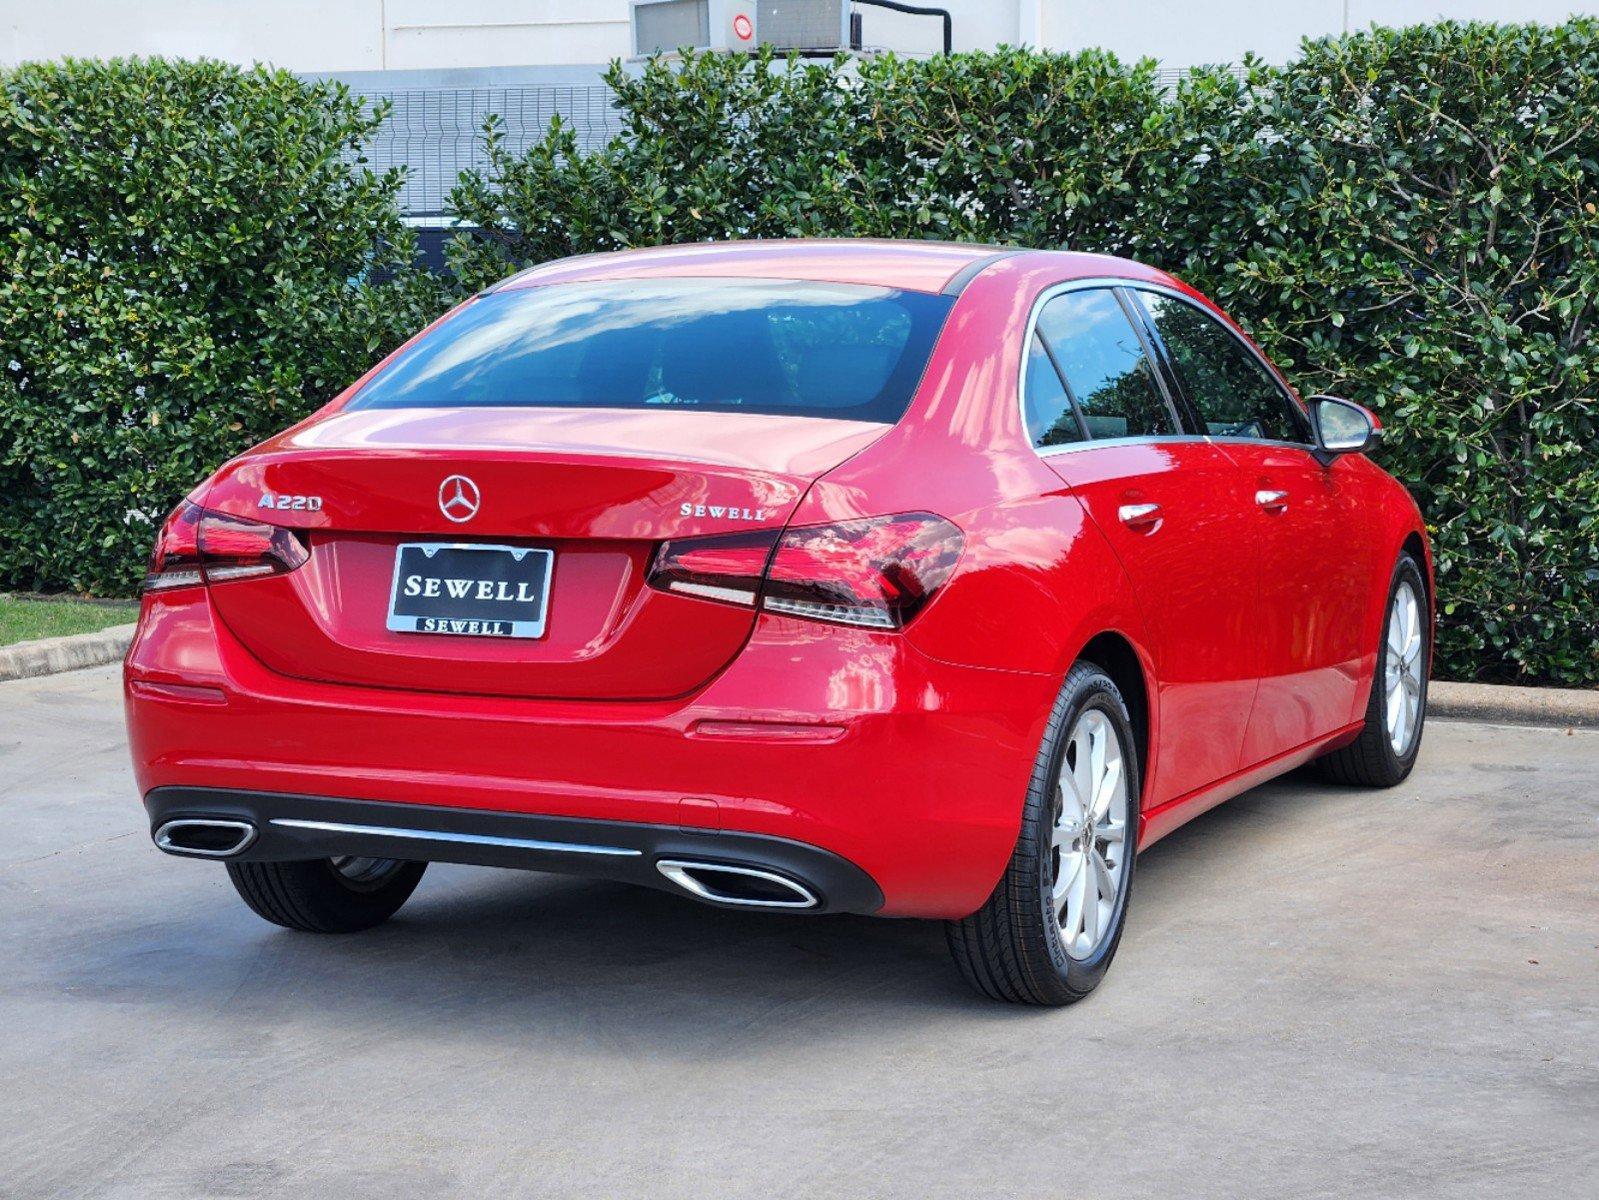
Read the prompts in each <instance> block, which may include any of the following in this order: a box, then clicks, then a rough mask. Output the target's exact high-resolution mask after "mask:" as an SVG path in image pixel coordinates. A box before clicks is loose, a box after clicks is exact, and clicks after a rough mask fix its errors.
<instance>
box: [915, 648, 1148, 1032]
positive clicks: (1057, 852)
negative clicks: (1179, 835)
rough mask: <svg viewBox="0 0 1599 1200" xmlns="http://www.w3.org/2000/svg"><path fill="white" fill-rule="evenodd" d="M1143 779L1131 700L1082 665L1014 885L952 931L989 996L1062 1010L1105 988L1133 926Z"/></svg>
mask: <svg viewBox="0 0 1599 1200" xmlns="http://www.w3.org/2000/svg"><path fill="white" fill-rule="evenodd" d="M1140 779H1141V776H1140V773H1139V764H1138V752H1137V748H1136V745H1135V743H1134V741H1133V736H1132V722H1131V720H1130V719H1129V717H1128V713H1127V705H1126V702H1125V701H1124V700H1123V699H1122V695H1121V692H1120V691H1118V690H1117V688H1116V684H1115V683H1114V682H1112V680H1111V679H1110V677H1109V676H1108V675H1106V674H1105V673H1104V672H1103V671H1101V670H1100V669H1099V668H1098V667H1097V666H1094V665H1093V664H1092V663H1079V664H1077V665H1076V666H1075V667H1073V668H1072V670H1071V673H1070V674H1069V675H1068V676H1067V677H1066V683H1065V686H1063V687H1062V688H1061V692H1060V695H1059V697H1057V699H1056V701H1055V706H1054V709H1053V710H1052V711H1051V713H1050V719H1049V724H1048V726H1047V727H1046V729H1045V733H1044V742H1043V745H1042V747H1041V748H1040V750H1039V755H1038V761H1037V764H1036V765H1035V767H1034V770H1033V778H1032V782H1031V785H1030V786H1029V788H1028V792H1027V802H1026V806H1025V808H1024V809H1023V813H1022V828H1021V832H1020V834H1019V835H1018V837H1017V839H1016V849H1015V851H1014V852H1013V853H1012V855H1011V860H1010V863H1009V865H1008V866H1007V867H1006V868H1005V874H1004V875H1003V876H1002V877H1001V878H1000V881H999V884H998V885H997V886H996V887H995V888H994V892H993V895H991V896H990V897H989V898H988V901H987V903H985V904H984V905H983V907H982V908H980V909H978V910H977V911H976V912H975V913H973V914H972V915H971V916H969V917H967V918H966V919H965V920H962V921H951V922H949V923H948V924H947V925H946V927H945V928H946V931H947V933H948V937H949V947H950V951H951V953H952V954H953V955H954V957H955V962H956V965H957V966H958V967H959V968H960V970H961V973H962V974H963V975H964V976H965V977H966V979H967V981H968V982H969V983H971V984H972V986H973V987H975V988H977V990H978V991H980V992H982V993H983V994H984V995H987V996H991V997H993V998H994V999H996V1000H1009V1001H1011V1002H1013V1003H1017V1004H1049V1005H1061V1004H1071V1003H1073V1002H1075V1001H1077V1000H1081V999H1082V998H1083V997H1084V996H1086V995H1088V993H1089V992H1091V991H1093V990H1094V988H1095V987H1097V986H1098V985H1099V981H1100V980H1101V979H1103V978H1104V977H1105V972H1106V970H1107V969H1108V968H1109V966H1110V960H1111V959H1112V958H1113V957H1114V956H1115V953H1116V947H1117V945H1118V943H1119V942H1120V941H1121V934H1122V925H1123V923H1124V921H1125V919H1126V915H1127V898H1128V894H1129V891H1130V889H1131V886H1132V876H1133V863H1134V858H1135V855H1134V851H1135V846H1136V841H1137V832H1138V796H1139V789H1140Z"/></svg>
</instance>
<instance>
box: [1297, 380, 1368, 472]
mask: <svg viewBox="0 0 1599 1200" xmlns="http://www.w3.org/2000/svg"><path fill="white" fill-rule="evenodd" d="M1310 419H1311V423H1312V424H1313V425H1315V427H1316V457H1317V458H1319V459H1320V460H1321V461H1322V462H1323V463H1324V464H1325V463H1330V462H1332V460H1333V459H1335V458H1337V457H1338V456H1339V455H1340V454H1361V453H1363V452H1365V451H1367V450H1370V449H1371V448H1372V447H1373V446H1375V445H1376V444H1377V443H1378V442H1379V441H1381V440H1382V422H1381V421H1379V420H1378V419H1377V414H1376V413H1374V412H1372V411H1371V409H1369V408H1366V407H1364V406H1363V405H1359V404H1356V403H1355V402H1354V401H1353V400H1340V399H1339V398H1338V397H1337V396H1312V397H1311V399H1310Z"/></svg>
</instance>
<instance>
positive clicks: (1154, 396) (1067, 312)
mask: <svg viewBox="0 0 1599 1200" xmlns="http://www.w3.org/2000/svg"><path fill="white" fill-rule="evenodd" d="M1038 332H1039V333H1040V334H1042V335H1043V338H1044V341H1045V342H1047V343H1048V344H1049V348H1050V350H1052V351H1053V352H1054V355H1055V361H1056V362H1057V363H1058V364H1059V365H1060V369H1061V373H1062V374H1063V375H1064V376H1065V377H1066V387H1067V389H1068V390H1069V392H1070V394H1071V398H1072V399H1073V400H1075V401H1076V402H1077V408H1078V410H1079V411H1080V412H1081V413H1082V415H1083V424H1084V425H1086V426H1087V429H1088V436H1089V437H1091V438H1111V437H1147V436H1150V435H1152V434H1162V433H1175V432H1177V430H1176V426H1175V424H1174V422H1173V420H1172V415H1171V410H1170V409H1169V408H1167V407H1166V401H1165V399H1164V398H1163V397H1162V395H1161V392H1160V387H1159V385H1158V384H1157V383H1156V382H1155V372H1154V369H1153V368H1152V367H1151V366H1150V363H1149V358H1148V356H1147V355H1146V354H1145V353H1144V347H1143V343H1142V342H1140V341H1139V340H1138V335H1137V333H1135V332H1134V331H1133V327H1132V324H1131V323H1130V322H1129V321H1128V319H1127V314H1126V313H1125V312H1123V311H1122V306H1121V304H1120V303H1119V302H1118V301H1117V299H1116V297H1115V295H1114V294H1113V293H1112V292H1110V291H1107V290H1105V289H1094V290H1090V291H1082V292H1067V293H1066V294H1065V295H1063V296H1057V297H1055V299H1053V300H1051V301H1050V302H1049V303H1048V304H1046V305H1045V306H1044V309H1043V311H1042V312H1040V313H1039V314H1038Z"/></svg>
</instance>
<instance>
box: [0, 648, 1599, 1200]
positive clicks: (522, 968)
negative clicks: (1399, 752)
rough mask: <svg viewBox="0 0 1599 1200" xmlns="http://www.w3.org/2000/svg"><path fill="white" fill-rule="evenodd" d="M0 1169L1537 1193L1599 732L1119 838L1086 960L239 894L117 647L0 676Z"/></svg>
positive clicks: (60, 1181)
mask: <svg viewBox="0 0 1599 1200" xmlns="http://www.w3.org/2000/svg"><path fill="white" fill-rule="evenodd" d="M0 818H3V820H4V829H5V835H4V837H3V838H0V1197H4V1198H5V1200H23V1198H30V1200H31V1198H33V1197H117V1198H124V1197H125V1198H128V1200H133V1198H138V1200H161V1198H165V1197H201V1196H204V1197H209V1196H219V1197H223V1196H226V1197H241V1196H242V1197H248V1196H279V1195H284V1196H291V1195H292V1196H295V1197H306V1198H313V1200H314V1198H320V1197H340V1198H341V1200H346V1198H347V1200H361V1198H365V1197H373V1198H377V1197H382V1198H384V1200H395V1198H397V1197H410V1196H430V1197H455V1196H461V1197H495V1198H499V1197H564V1196H575V1195H584V1196H595V1197H609V1196H621V1195H636V1196H642V1197H699V1198H703V1197H714V1198H717V1200H725V1198H729V1197H787V1196H804V1197H808V1198H818V1197H820V1198H831V1197H864V1196H884V1197H898V1196H904V1197H918V1198H921V1197H962V1198H965V1197H973V1196H979V1195H996V1196H1010V1195H1015V1196H1025V1197H1029V1198H1054V1197H1077V1196H1082V1197H1121V1196H1184V1197H1228V1198H1232V1197H1240V1196H1257V1195H1258V1196H1270V1197H1274V1198H1276V1197H1323V1196H1326V1197H1332V1196H1352V1195H1360V1196H1393V1197H1480V1196H1490V1195H1491V1196H1494V1197H1498V1198H1505V1197H1522V1196H1526V1197H1533V1196H1548V1195H1551V1194H1555V1195H1561V1196H1566V1197H1572V1198H1573V1200H1575V1198H1576V1197H1582V1196H1589V1195H1594V1194H1595V1193H1596V1184H1595V1181H1596V1180H1599V732H1590V731H1581V730H1578V731H1574V732H1566V731H1563V730H1558V729H1514V728H1506V727H1493V726H1487V725H1473V724H1464V723H1443V722H1437V723H1434V724H1433V725H1432V726H1430V727H1429V729H1428V731H1427V735H1426V743H1425V746H1424V748H1423V752H1422V760H1421V763H1420V765H1419V767H1418V769H1417V771H1416V773H1415V775H1414V776H1413V777H1412V779H1411V780H1410V781H1409V782H1407V783H1406V784H1405V785H1403V786H1401V787H1399V788H1396V789H1394V790H1393V791H1390V792H1364V791H1357V790H1349V789H1341V788H1334V787H1330V786H1327V785H1324V784H1321V783H1319V782H1317V781H1315V780H1314V779H1312V778H1310V777H1307V776H1304V775H1295V776H1292V777H1290V778H1288V779H1287V780H1284V781H1279V782H1278V783H1275V784H1272V785H1270V786H1267V787H1264V788H1260V789H1257V790H1256V791H1254V792H1251V793H1249V794H1247V795H1246V796H1243V797H1240V798H1239V799H1237V800H1234V801H1232V802H1231V803H1229V804H1227V805H1225V806H1223V807H1222V808H1220V809H1217V810H1216V811H1214V812H1213V813H1211V814H1208V815H1206V816H1204V817H1202V818H1200V819H1199V820H1198V821H1196V822H1194V823H1192V824H1190V825H1189V826H1188V827H1186V828H1185V829H1183V830H1181V831H1179V832H1178V833H1177V834H1174V835H1173V836H1172V837H1170V838H1168V839H1167V840H1166V841H1164V842H1162V843H1160V844H1159V845H1158V846H1156V847H1154V848H1153V849H1152V850H1151V851H1150V852H1149V853H1148V854H1147V855H1146V856H1144V858H1143V859H1142V860H1141V861H1140V866H1139V878H1138V881H1137V888H1136V891H1135V894H1134V897H1133V911H1132V914H1131V925H1130V928H1129V932H1128V934H1127V937H1126V939H1125V940H1124V942H1123V944H1122V949H1121V954H1120V957H1119V959H1118V961H1117V963H1116V964H1115V966H1114V968H1113V969H1112V971H1111V974H1110V977H1109V979H1108V981H1107V983H1106V985H1105V986H1104V987H1103V988H1101V989H1100V991H1099V992H1098V993H1097V994H1096V995H1095V996H1094V997H1092V998H1091V999H1090V1000H1088V1001H1087V1002H1086V1003H1084V1004H1081V1005H1078V1006H1077V1007H1075V1008H1073V1009H1067V1010H1063V1011H1054V1012H1039V1011H1027V1010H1020V1009H1013V1008H1008V1007H1005V1006H1000V1005H995V1004H992V1003H989V1002H987V1001H984V1000H981V999H979V998H978V997H976V996H973V995H970V994H968V992H967V991H966V990H965V988H964V986H963V985H962V984H961V982H960V980H959V979H958V978H957V977H956V975H955V972H954V969H953V967H952V966H951V964H949V963H948V962H947V961H946V954H945V950H944V946H943V938H942V934H941V932H940V930H939V929H938V927H937V926H935V925H931V924H923V923H913V922H894V921H876V920H870V919H860V918H819V919H810V920H807V919H804V918H782V917H770V916H756V915H745V914H736V913H727V912H721V911H715V910H710V909H706V908H702V907H699V906H697V905H695V904H693V903H692V902H690V901H687V900H681V899H678V898H675V897H672V896H668V895H665V894H662V893H655V892H648V891H642V890H635V889H630V888H626V887H621V886H613V885H606V884H592V883H585V882H582V881H574V880H566V879H559V878H553V877H542V876H535V875H527V874H518V873H513V872H499V871H492V870H473V869H469V868H458V867H434V868H432V869H431V870H430V871H429V873H428V875H427V877H426V878H425V879H424V880H423V882H422V885H421V887H420V889H419V890H418V892H417V895H416V896H415V897H414V898H413V899H412V901H411V902H410V904H409V905H408V906H407V907H406V908H405V909H404V910H402V912H401V913H400V915H399V917H397V918H396V919H395V920H394V921H393V922H391V923H390V924H389V925H387V926H385V927H383V928H381V929H378V930H375V931H373V932H371V933H368V934H362V935H357V936H355V937H351V938H317V937H312V936H308V935H297V934H292V933H288V932H285V931H282V930H278V929H276V928H274V927H271V926H268V925H266V924H264V923H263V922H261V921H259V920H258V919H257V918H255V917H254V916H253V915H252V914H251V913H249V912H248V911H247V910H246V909H245V908H244V906H243V905H242V903H240V902H239V901H238V900H237V899H236V898H235V896H234V894H233V891H232V889H231V887H230V886H229V885H228V882H227V880H226V877H225V875H224V873H223V871H222V870H221V868H220V867H216V866H213V865H211V864H204V863H195V862H180V861H177V860H173V859H168V858H165V857H163V856H162V855H160V854H159V853H158V852H157V851H156V850H154V849H153V848H152V847H151V846H150V844H149V839H148V835H147V832H146V828H145V824H144V819H143V812H142V809H141V808H140V807H139V804H138V801H137V798H136V796H135V794H134V787H133V784H132V780H131V777H130V774H129V771H128V765H127V761H126V750H125V747H124V745H123V732H122V721H121V711H120V703H119V698H118V690H117V668H116V667H103V668H96V669H91V670H85V671H77V672H72V673H69V674H64V675H55V676H51V677H48V678H43V679H31V680H20V681H16V682H9V683H3V684H0Z"/></svg>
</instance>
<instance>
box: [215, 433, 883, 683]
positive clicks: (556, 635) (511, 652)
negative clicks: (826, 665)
mask: <svg viewBox="0 0 1599 1200" xmlns="http://www.w3.org/2000/svg"><path fill="white" fill-rule="evenodd" d="M887 428H888V427H887V426H886V425H880V424H875V423H867V422H862V421H849V420H830V419H823V418H815V417H794V416H767V415H756V414H727V413H704V412H681V411H656V410H642V411H641V410H605V409H582V410H569V409H511V408H471V409H465V408H452V409H445V408H428V409H416V408H411V409H400V410H381V409H373V410H365V411H360V412H346V413H337V414H334V415H332V416H330V417H327V418H323V419H320V420H316V421H313V422H309V423H306V424H304V425H301V426H299V427H297V428H296V429H293V430H290V431H289V432H288V433H286V434H283V435H281V436H279V437H278V438H275V439H273V440H272V441H270V442H267V443H266V444H264V445H263V446H261V447H259V448H258V449H257V450H255V451H252V452H251V453H249V454H247V455H245V456H244V457H243V458H241V459H239V460H237V461H236V462H235V463H233V464H231V465H230V467H229V468H228V469H226V470H225V471H224V472H223V473H222V474H221V475H220V476H219V477H218V479H217V480H216V482H215V483H214V484H213V486H212V487H211V488H210V490H209V491H208V493H207V495H206V497H205V500H204V505H205V507H206V508H207V509H208V510H210V511H213V512H221V513H226V514H230V515H232V516H237V517H241V518H245V519H249V520H258V521H267V522H270V523H272V524H278V525H284V526H288V527H290V528H294V529H296V530H299V531H301V536H302V538H303V539H304V540H305V542H306V544H307V545H308V547H309V549H310V558H309V561H307V562H306V563H305V564H304V565H303V566H301V567H299V568H298V569H297V570H294V571H292V572H290V573H287V574H282V575H275V576H271V577H268V578H260V579H248V580H240V581H236V582H230V583H226V584H221V585H216V586H213V587H212V588H211V595H212V599H213V602H214V604H215V606H216V609H217V612H218V614H219V615H220V617H221V619H222V620H223V622H224V623H225V624H226V625H227V627H228V628H229V629H230V630H231V631H232V633H233V634H234V635H235V636H236V637H237V638H238V639H239V641H240V642H241V643H243V645H244V646H245V647H246V648H248V649H249V650H250V652H251V653H252V654H254V655H255V656H256V657H257V658H259V659H260V660H261V661H262V662H263V663H264V664H265V665H267V666H268V667H270V668H272V669H273V670H276V671H278V672H280V673H282V674H285V675H290V676H294V677H297V678H302V679H310V680H318V681H323V682H329V683H343V684H354V685H363V686H374V687H391V688H406V689H420V690H429V691H443V692H461V693H473V694H485V695H502V696H520V697H552V698H554V697H563V698H600V697H604V698H611V699H653V698H667V697H672V696H678V695H682V694H685V693H687V692H690V691H692V690H693V689H694V688H696V687H698V686H699V685H700V684H702V683H703V682H705V681H706V680H707V679H709V678H710V677H711V676H712V675H713V674H715V672H716V671H717V670H719V669H720V668H721V667H722V666H724V665H725V664H726V663H727V662H728V661H729V660H730V659H731V658H732V657H733V655H734V654H736V653H737V652H738V650H739V648H740V647H741V646H742V645H743V642H744V640H745V638H746V637H747V636H748V634H749V631H750V627H751V624H752V622H753V620H754V616H753V613H752V612H750V611H748V610H745V609H740V608H736V607H731V606H728V605H719V604H712V603H707V602H705V601H703V600H698V599H695V598H693V597H687V596H680V595H675V594H668V593H664V592H659V591H656V590H653V589H650V588H647V587H645V584H644V579H645V573H646V571H647V570H648V567H649V563H650V559H651V556H652V555H653V553H654V551H655V548H656V546H657V545H658V544H659V543H660V542H661V541H663V540H665V539H667V538H677V537H692V536H697V535H706V534H715V533H726V532H732V531H736V530H754V529H762V528H781V527H782V525H783V524H784V523H785V522H786V521H787V520H788V517H789V515H790V514H791V513H792V512H793V511H794V509H795V507H796V506H797V505H798V503H799V501H800V498H801V497H802V496H803V495H804V493H805V490H806V488H807V487H808V486H809V484H810V482H811V480H813V479H814V478H816V476H818V475H820V474H821V473H822V472H824V471H826V470H829V469H831V468H832V467H833V466H836V465H837V464H838V463H840V462H842V461H843V460H844V459H845V458H847V457H849V456H850V455H852V454H854V453H856V452H858V451H859V450H860V449H862V448H863V447H865V446H866V445H868V444H870V443H871V442H872V441H873V440H875V439H876V438H877V437H879V436H881V434H882V433H883V432H884V430H886V429H887ZM414 543H424V544H429V545H432V544H439V545H467V546H496V547H509V548H512V549H514V550H516V551H522V550H525V549H534V550H541V551H542V550H548V551H551V552H553V560H551V565H550V571H549V577H548V606H547V620H546V622H545V627H544V630H543V633H542V636H538V637H488V636H447V635H443V634H436V633H416V632H405V631H400V630H396V629H391V628H389V624H390V622H389V614H390V605H391V599H392V595H393V593H394V591H395V588H396V584H397V580H396V571H395V564H396V555H397V554H398V553H399V547H401V546H402V545H405V544H414Z"/></svg>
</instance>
